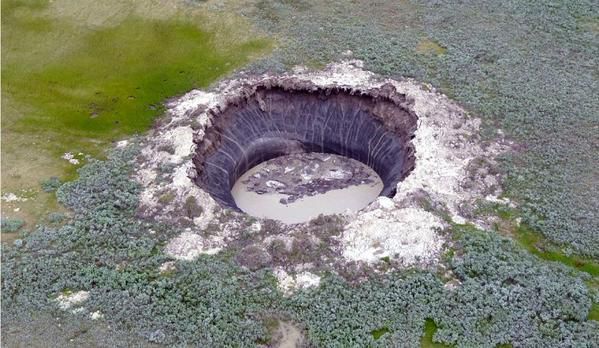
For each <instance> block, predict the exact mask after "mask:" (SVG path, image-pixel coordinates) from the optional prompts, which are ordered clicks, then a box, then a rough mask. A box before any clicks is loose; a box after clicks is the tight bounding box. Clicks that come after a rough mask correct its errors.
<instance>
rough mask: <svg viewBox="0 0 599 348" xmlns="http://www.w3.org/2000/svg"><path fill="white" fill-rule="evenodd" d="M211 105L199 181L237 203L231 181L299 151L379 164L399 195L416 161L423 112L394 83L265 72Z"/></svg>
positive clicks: (387, 186)
mask: <svg viewBox="0 0 599 348" xmlns="http://www.w3.org/2000/svg"><path fill="white" fill-rule="evenodd" d="M238 96H239V97H238V98H237V99H234V100H230V101H229V104H228V105H226V106H225V107H222V108H215V109H212V110H210V111H209V115H210V120H211V125H210V126H209V127H208V128H207V129H206V130H205V132H202V134H201V136H198V137H196V138H195V144H196V152H195V155H194V157H193V162H194V165H195V168H196V170H197V176H196V177H195V182H196V184H197V185H198V186H199V187H200V188H202V189H203V190H205V191H206V192H208V193H210V194H211V195H212V197H213V198H214V199H215V200H216V201H218V202H219V203H221V204H222V205H224V206H227V207H230V208H234V209H236V208H237V207H236V205H235V201H234V200H233V197H232V195H231V188H232V187H233V185H234V184H235V182H236V181H237V179H238V178H239V177H240V176H241V175H242V174H243V173H245V172H246V171H247V170H249V169H250V168H252V167H254V166H255V165H257V164H259V163H261V162H264V161H267V160H269V159H272V158H275V157H278V156H283V155H288V154H292V153H300V152H323V153H333V154H337V155H342V156H346V157H350V158H353V159H356V160H358V161H360V162H362V163H364V164H366V165H368V166H370V167H371V168H372V169H374V170H375V171H376V172H377V174H378V175H379V176H380V177H381V179H382V180H383V183H384V188H383V191H382V192H381V195H383V196H388V197H393V196H394V195H395V192H396V187H397V183H398V182H400V181H401V180H403V179H404V178H405V177H406V176H407V175H408V174H409V173H410V172H411V171H412V169H414V162H415V157H414V146H413V145H412V143H411V139H412V138H413V137H414V132H415V131H416V125H417V119H418V118H417V116H416V114H415V113H414V112H413V111H412V109H411V108H412V104H411V102H410V101H408V100H407V98H406V96H405V95H404V94H400V93H397V91H396V90H395V88H394V87H393V86H392V85H391V84H385V85H383V86H381V87H380V88H374V89H369V90H362V91H358V90H352V89H348V88H322V87H318V86H316V85H314V84H312V83H309V82H306V81H299V80H294V79H284V80H281V79H272V80H262V81H260V83H258V84H255V85H248V86H246V87H245V88H244V91H243V93H239V94H238Z"/></svg>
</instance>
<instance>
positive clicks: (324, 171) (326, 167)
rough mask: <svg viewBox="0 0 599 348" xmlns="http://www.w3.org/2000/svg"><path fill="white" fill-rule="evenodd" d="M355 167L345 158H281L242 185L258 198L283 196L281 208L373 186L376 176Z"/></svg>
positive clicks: (311, 155)
mask: <svg viewBox="0 0 599 348" xmlns="http://www.w3.org/2000/svg"><path fill="white" fill-rule="evenodd" d="M357 163H359V162H357V161H352V160H350V159H347V158H346V157H342V156H336V155H331V154H322V153H308V154H295V155H288V156H281V157H277V158H274V159H272V160H269V161H268V162H266V165H264V166H262V167H260V170H259V171H257V172H255V173H254V174H252V175H251V176H249V177H248V178H247V179H245V180H243V181H241V183H242V184H243V185H245V187H246V189H247V190H248V191H251V192H255V193H257V194H261V195H262V194H272V193H275V192H276V193H279V194H283V195H286V196H287V197H286V198H282V199H281V204H287V203H293V202H295V201H296V200H298V199H300V198H302V197H304V196H314V195H317V194H323V193H326V192H328V191H331V190H338V189H342V188H345V187H348V186H353V185H360V184H370V183H373V182H374V181H375V180H376V177H373V175H376V174H375V173H372V172H371V171H367V170H366V169H365V167H363V166H361V165H358V164H357ZM366 168H367V167H366Z"/></svg>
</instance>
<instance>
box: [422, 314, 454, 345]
mask: <svg viewBox="0 0 599 348" xmlns="http://www.w3.org/2000/svg"><path fill="white" fill-rule="evenodd" d="M435 331H437V325H436V324H435V322H434V321H433V320H431V319H427V320H426V322H425V323H424V335H423V336H422V339H421V340H420V347H422V348H444V347H450V346H448V345H446V344H443V343H435V342H433V335H434V334H435Z"/></svg>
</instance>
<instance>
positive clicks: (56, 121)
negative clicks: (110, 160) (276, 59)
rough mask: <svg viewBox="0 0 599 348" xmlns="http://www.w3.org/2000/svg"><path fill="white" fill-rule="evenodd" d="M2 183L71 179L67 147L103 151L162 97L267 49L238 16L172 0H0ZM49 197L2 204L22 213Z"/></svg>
mask: <svg viewBox="0 0 599 348" xmlns="http://www.w3.org/2000/svg"><path fill="white" fill-rule="evenodd" d="M1 5H2V84H1V85H2V168H3V171H2V182H3V188H2V189H3V192H17V191H19V190H23V189H31V188H35V189H38V190H39V187H38V186H39V185H38V183H39V182H40V181H43V180H45V179H47V178H48V177H51V176H57V177H60V178H61V179H63V180H71V179H73V178H74V177H75V176H76V171H75V170H76V168H77V167H78V166H74V165H70V164H69V163H68V162H66V161H64V160H62V159H60V157H61V155H62V154H63V153H65V152H72V153H75V154H77V153H79V152H82V153H84V154H86V155H87V154H89V155H92V156H94V157H103V155H104V150H105V149H106V148H107V147H108V146H109V145H110V143H111V142H113V141H115V140H119V139H122V138H124V137H127V136H130V135H133V134H138V133H142V132H144V131H146V130H147V129H149V128H150V127H151V125H152V124H153V121H154V119H155V118H156V117H157V116H160V115H162V114H163V111H164V110H163V108H162V103H163V102H164V101H165V100H166V99H167V98H169V97H173V96H176V95H180V94H182V93H184V92H186V91H189V90H191V89H193V88H202V87H206V86H208V85H209V84H211V83H212V82H214V81H215V80H217V79H218V78H220V77H222V76H224V75H226V74H227V73H229V72H231V71H232V70H234V69H236V68H239V67H241V66H243V65H244V64H246V63H248V62H249V61H250V60H252V59H253V58H255V57H257V56H259V55H262V54H265V53H267V52H268V51H270V49H271V46H272V44H271V41H270V40H267V39H265V38H263V37H258V36H255V35H252V30H250V28H249V24H247V23H245V22H244V21H243V20H241V19H240V18H237V17H234V16H233V17H231V16H229V17H226V18H224V17H223V18H221V17H219V15H215V14H212V13H206V12H205V11H204V12H200V10H198V9H194V8H193V7H182V6H188V5H186V4H185V3H184V2H182V1H179V0H164V1H160V2H147V3H146V2H137V1H133V0H132V1H128V0H106V1H102V2H96V1H91V0H81V1H77V2H71V1H69V0H55V1H53V2H49V1H48V0H4V1H2V4H1ZM47 205H48V203H47V202H45V201H44V202H42V201H36V200H31V201H28V202H27V203H23V204H20V205H19V208H20V211H19V212H18V213H15V212H13V209H14V208H16V206H15V207H13V206H11V207H7V208H3V212H2V214H3V216H4V215H5V214H6V213H7V214H8V215H11V216H12V215H15V216H16V217H19V218H22V219H25V220H26V221H28V222H35V220H36V217H37V216H38V215H39V214H38V213H37V212H42V213H41V214H42V215H44V216H45V214H46V213H45V212H44V211H45V210H47V209H46V208H47V207H46V206H47Z"/></svg>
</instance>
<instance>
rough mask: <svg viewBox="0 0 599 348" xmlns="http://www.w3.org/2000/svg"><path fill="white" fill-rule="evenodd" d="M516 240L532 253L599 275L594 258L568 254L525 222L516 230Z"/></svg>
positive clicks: (598, 268) (598, 265) (597, 265)
mask: <svg viewBox="0 0 599 348" xmlns="http://www.w3.org/2000/svg"><path fill="white" fill-rule="evenodd" d="M515 234H516V235H515V237H516V240H517V241H518V243H519V244H520V245H522V246H523V247H524V248H526V249H527V250H528V251H529V252H531V253H532V254H535V255H537V256H538V257H540V258H542V259H544V260H547V261H555V262H560V263H563V264H564V265H566V266H570V267H573V268H576V269H577V270H579V271H582V272H586V273H588V274H590V275H591V276H593V277H597V276H599V264H598V263H597V262H595V261H594V260H592V259H587V258H583V257H580V256H576V255H570V256H568V255H566V254H564V253H563V252H561V251H560V250H559V248H558V247H557V246H555V245H552V244H551V243H549V242H548V241H547V240H546V239H545V238H544V237H543V236H542V235H541V234H540V233H538V232H535V231H533V230H532V229H530V228H529V227H528V226H526V225H525V224H522V225H520V226H519V227H517V228H516V231H515Z"/></svg>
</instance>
